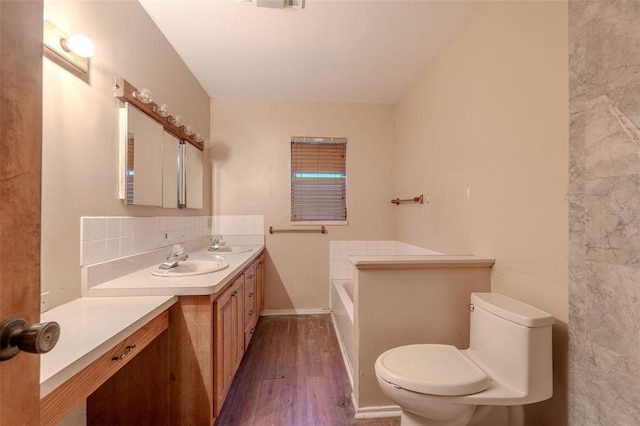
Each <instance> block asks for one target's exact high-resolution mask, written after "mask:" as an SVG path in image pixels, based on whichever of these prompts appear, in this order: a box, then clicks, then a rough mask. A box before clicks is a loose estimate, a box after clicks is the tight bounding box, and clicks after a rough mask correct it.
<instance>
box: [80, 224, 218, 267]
mask: <svg viewBox="0 0 640 426" xmlns="http://www.w3.org/2000/svg"><path fill="white" fill-rule="evenodd" d="M209 224H210V217H209V216H154V217H129V216H109V217H95V216H93V217H86V216H85V217H82V218H81V225H80V226H81V229H80V245H81V249H80V264H81V265H88V264H92V263H97V262H103V261H105V260H111V259H116V258H118V257H124V256H129V255H132V254H136V253H141V252H144V251H148V250H153V249H157V248H160V247H167V246H170V245H172V244H177V243H183V242H185V241H189V240H194V239H196V238H200V237H205V236H207V235H211V229H210V225H209Z"/></svg>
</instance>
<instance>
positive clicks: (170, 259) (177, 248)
mask: <svg viewBox="0 0 640 426" xmlns="http://www.w3.org/2000/svg"><path fill="white" fill-rule="evenodd" d="M188 258H189V255H188V254H187V253H185V252H184V247H183V246H182V245H181V244H176V245H174V246H173V247H171V252H170V253H169V254H168V255H167V260H165V261H164V262H162V264H161V265H160V266H158V268H159V269H171V268H175V267H176V266H178V263H180V262H182V261H185V260H187V259H188Z"/></svg>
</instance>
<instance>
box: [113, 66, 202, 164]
mask: <svg viewBox="0 0 640 426" xmlns="http://www.w3.org/2000/svg"><path fill="white" fill-rule="evenodd" d="M114 95H115V97H116V98H118V99H120V100H121V101H122V102H128V103H130V104H131V105H133V106H135V107H136V108H137V109H138V110H140V111H142V112H143V113H145V114H147V115H148V116H149V117H151V118H153V119H154V120H156V121H157V122H158V123H160V124H162V126H163V127H164V130H165V131H167V132H169V133H171V134H172V135H174V136H175V137H177V138H178V139H180V140H183V141H186V142H188V143H190V144H191V145H193V146H195V147H196V148H198V149H199V150H200V151H203V150H204V149H205V147H207V146H208V144H207V142H205V141H204V139H203V137H202V135H201V134H199V133H196V130H195V129H194V128H193V126H191V125H190V124H189V125H185V123H184V119H183V118H182V116H180V115H178V114H175V115H174V114H170V113H169V107H168V106H167V105H166V104H156V103H155V102H153V100H152V99H151V97H152V94H151V90H149V89H137V88H136V87H135V86H133V85H132V84H131V83H129V82H128V81H127V80H125V79H124V78H122V77H116V81H115V84H114Z"/></svg>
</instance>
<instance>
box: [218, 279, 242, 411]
mask: <svg viewBox="0 0 640 426" xmlns="http://www.w3.org/2000/svg"><path fill="white" fill-rule="evenodd" d="M243 288H244V277H243V276H240V277H239V278H238V279H236V280H235V281H234V282H233V284H232V285H231V286H230V287H229V288H228V289H227V290H226V291H225V292H224V293H223V294H222V295H221V296H220V297H218V298H217V299H216V301H215V302H214V311H215V319H214V341H215V343H214V366H215V371H214V375H213V381H214V413H215V416H217V415H218V414H219V413H220V410H221V409H222V405H223V404H224V400H225V398H226V396H227V393H228V392H229V388H230V387H231V383H232V382H233V377H234V375H235V374H236V371H237V369H238V366H239V365H240V361H241V360H242V355H243V354H244V342H243V340H244V339H243V338H239V337H238V336H244V327H243V322H242V313H243V309H242V302H241V301H242V298H243Z"/></svg>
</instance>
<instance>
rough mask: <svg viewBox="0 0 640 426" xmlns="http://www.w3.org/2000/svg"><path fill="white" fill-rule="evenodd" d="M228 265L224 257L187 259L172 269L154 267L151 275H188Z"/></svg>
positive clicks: (204, 272)
mask: <svg viewBox="0 0 640 426" xmlns="http://www.w3.org/2000/svg"><path fill="white" fill-rule="evenodd" d="M228 267H229V264H228V263H227V262H226V261H225V260H224V259H216V260H185V261H184V262H180V263H179V264H178V266H176V267H173V268H171V269H160V268H155V269H152V270H151V275H155V276H156V277H188V276H192V275H204V274H210V273H212V272H216V271H221V270H223V269H225V268H228Z"/></svg>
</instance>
